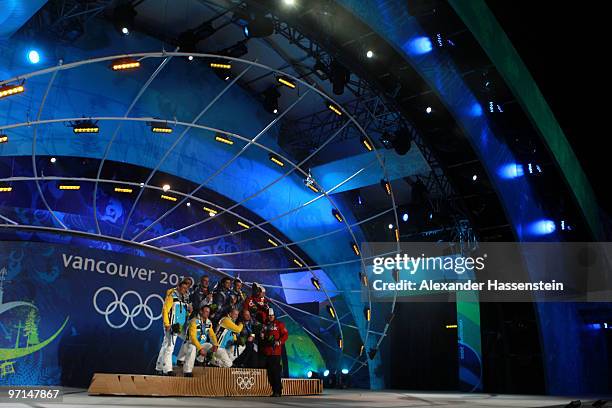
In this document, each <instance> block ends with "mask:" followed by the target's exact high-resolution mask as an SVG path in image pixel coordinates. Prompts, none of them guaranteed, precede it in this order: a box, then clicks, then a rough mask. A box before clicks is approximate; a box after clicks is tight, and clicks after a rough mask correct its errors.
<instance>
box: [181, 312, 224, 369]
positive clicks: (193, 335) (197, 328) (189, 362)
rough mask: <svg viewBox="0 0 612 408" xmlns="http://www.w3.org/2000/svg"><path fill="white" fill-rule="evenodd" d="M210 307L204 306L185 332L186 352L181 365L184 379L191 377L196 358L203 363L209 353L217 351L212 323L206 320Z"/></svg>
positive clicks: (217, 343)
mask: <svg viewBox="0 0 612 408" xmlns="http://www.w3.org/2000/svg"><path fill="white" fill-rule="evenodd" d="M209 315H210V306H208V305H204V306H202V308H201V309H200V313H199V314H198V315H197V316H196V317H194V318H193V319H191V321H190V322H189V329H188V330H187V339H186V341H185V342H186V344H187V351H186V353H185V364H183V374H184V375H185V377H192V376H193V374H192V371H193V366H194V364H195V361H196V358H197V359H198V361H200V362H204V359H205V358H206V354H207V353H208V352H209V351H212V352H213V353H214V352H215V351H217V348H218V347H219V342H218V341H217V336H216V335H215V331H214V329H213V324H212V322H211V321H210V320H209V319H208V316H209Z"/></svg>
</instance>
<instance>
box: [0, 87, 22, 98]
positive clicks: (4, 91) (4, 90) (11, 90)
mask: <svg viewBox="0 0 612 408" xmlns="http://www.w3.org/2000/svg"><path fill="white" fill-rule="evenodd" d="M24 91H25V87H24V86H23V84H19V85H8V84H6V85H2V86H0V99H2V98H6V97H7V96H11V95H15V94H19V93H23V92H24Z"/></svg>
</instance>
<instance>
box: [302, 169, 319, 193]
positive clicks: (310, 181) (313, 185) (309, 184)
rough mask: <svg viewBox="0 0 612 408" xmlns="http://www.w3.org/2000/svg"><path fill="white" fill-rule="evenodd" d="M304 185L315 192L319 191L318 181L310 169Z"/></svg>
mask: <svg viewBox="0 0 612 408" xmlns="http://www.w3.org/2000/svg"><path fill="white" fill-rule="evenodd" d="M304 185H305V186H306V187H308V188H309V189H311V190H312V191H314V192H315V193H318V192H319V188H318V187H317V182H316V181H315V179H314V177H312V174H310V170H308V175H307V176H306V178H305V179H304Z"/></svg>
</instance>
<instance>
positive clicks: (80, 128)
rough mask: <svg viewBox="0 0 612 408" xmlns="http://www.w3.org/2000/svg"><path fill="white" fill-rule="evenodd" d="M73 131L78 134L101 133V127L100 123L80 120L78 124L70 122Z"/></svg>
mask: <svg viewBox="0 0 612 408" xmlns="http://www.w3.org/2000/svg"><path fill="white" fill-rule="evenodd" d="M70 127H71V128H72V131H73V132H74V133H75V134H76V133H99V132H100V127H99V126H98V121H93V120H79V121H76V122H70Z"/></svg>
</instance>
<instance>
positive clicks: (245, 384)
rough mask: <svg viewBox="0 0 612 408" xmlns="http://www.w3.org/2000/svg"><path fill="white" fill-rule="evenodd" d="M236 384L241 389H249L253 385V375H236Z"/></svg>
mask: <svg viewBox="0 0 612 408" xmlns="http://www.w3.org/2000/svg"><path fill="white" fill-rule="evenodd" d="M236 385H238V387H239V388H240V389H241V390H250V389H251V388H253V386H254V385H255V377H236Z"/></svg>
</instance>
